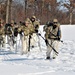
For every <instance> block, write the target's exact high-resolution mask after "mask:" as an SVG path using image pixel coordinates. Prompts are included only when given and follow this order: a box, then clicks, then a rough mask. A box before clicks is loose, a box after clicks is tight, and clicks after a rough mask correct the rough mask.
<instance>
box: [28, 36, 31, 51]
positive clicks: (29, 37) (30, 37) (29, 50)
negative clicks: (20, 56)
mask: <svg viewBox="0 0 75 75" xmlns="http://www.w3.org/2000/svg"><path fill="white" fill-rule="evenodd" d="M30 39H31V35H29V42H28V44H29V46H28V51H29V52H30Z"/></svg>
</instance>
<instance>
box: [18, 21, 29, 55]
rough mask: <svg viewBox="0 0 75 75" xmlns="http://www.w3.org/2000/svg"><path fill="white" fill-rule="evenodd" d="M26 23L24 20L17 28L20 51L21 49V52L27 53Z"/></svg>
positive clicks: (27, 29)
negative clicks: (19, 36)
mask: <svg viewBox="0 0 75 75" xmlns="http://www.w3.org/2000/svg"><path fill="white" fill-rule="evenodd" d="M28 25H29V22H28V21H25V22H24V23H22V25H21V26H20V27H19V28H18V32H19V33H20V35H21V40H22V51H21V54H27V53H28V40H29V28H28Z"/></svg>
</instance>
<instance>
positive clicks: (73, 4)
mask: <svg viewBox="0 0 75 75" xmlns="http://www.w3.org/2000/svg"><path fill="white" fill-rule="evenodd" d="M74 1H75V0H69V2H68V3H65V4H64V6H65V7H66V8H67V9H68V10H69V13H70V24H72V15H73V10H74V9H75V2H74Z"/></svg>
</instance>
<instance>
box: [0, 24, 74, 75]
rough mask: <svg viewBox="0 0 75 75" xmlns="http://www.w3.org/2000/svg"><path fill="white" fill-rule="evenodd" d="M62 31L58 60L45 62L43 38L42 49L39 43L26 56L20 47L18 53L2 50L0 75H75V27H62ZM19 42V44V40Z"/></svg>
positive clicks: (0, 51) (0, 52) (40, 30)
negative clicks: (21, 53)
mask: <svg viewBox="0 0 75 75" xmlns="http://www.w3.org/2000/svg"><path fill="white" fill-rule="evenodd" d="M42 28H43V26H40V29H39V32H40V33H41V34H42V36H44V33H43V29H42ZM61 31H62V40H63V43H61V42H60V46H59V55H58V57H57V58H56V59H52V60H45V57H46V45H45V42H44V40H43V39H42V38H41V37H40V47H41V48H39V47H38V44H37V43H38V42H37V43H36V47H35V48H33V49H31V51H30V53H28V54H26V55H20V50H21V48H20V46H18V52H17V53H15V52H14V51H13V52H10V51H9V50H8V49H2V50H0V75H75V38H74V36H75V35H74V32H75V26H74V25H73V26H72V25H67V26H65V25H62V26H61ZM17 41H18V43H19V39H18V40H17ZM18 45H20V44H18Z"/></svg>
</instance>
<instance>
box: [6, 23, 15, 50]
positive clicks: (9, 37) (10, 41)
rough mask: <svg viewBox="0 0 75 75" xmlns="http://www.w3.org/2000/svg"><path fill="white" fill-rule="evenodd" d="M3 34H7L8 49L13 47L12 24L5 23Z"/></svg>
mask: <svg viewBox="0 0 75 75" xmlns="http://www.w3.org/2000/svg"><path fill="white" fill-rule="evenodd" d="M5 35H6V36H7V42H8V44H9V46H10V50H11V51H12V50H13V49H14V47H13V26H12V24H9V23H8V24H5Z"/></svg>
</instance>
